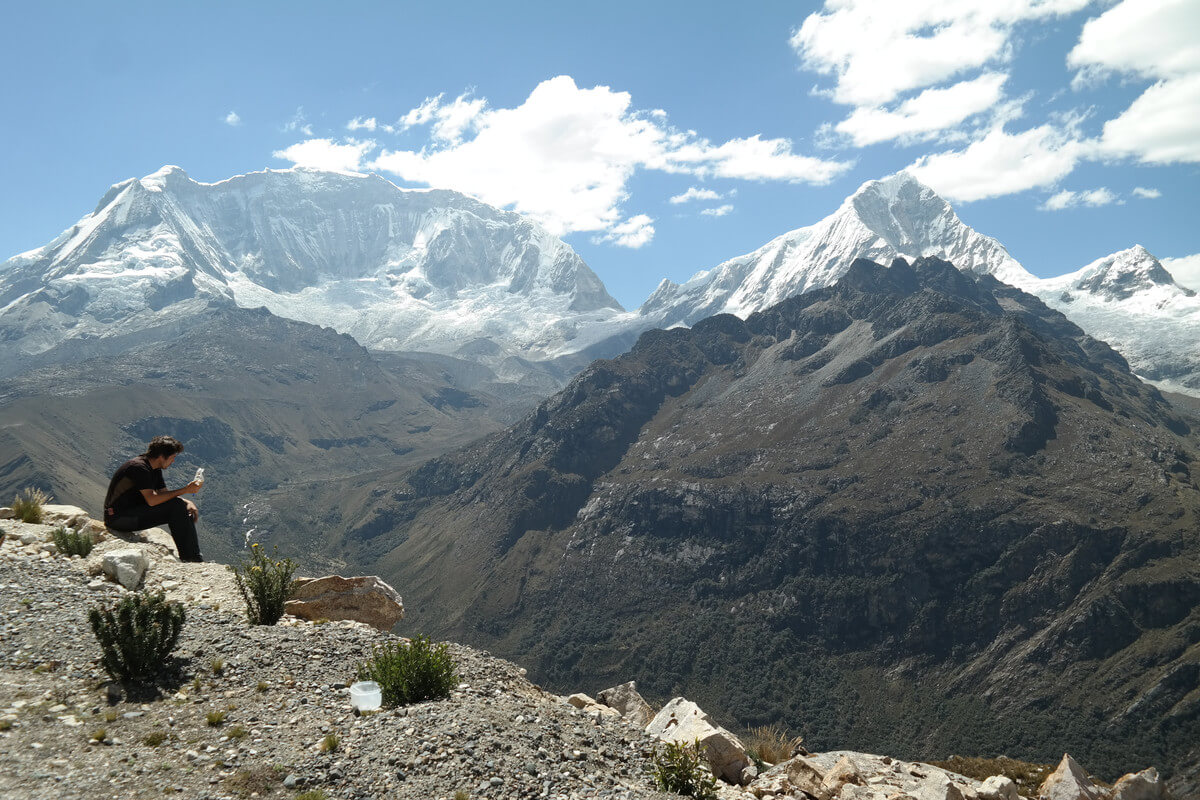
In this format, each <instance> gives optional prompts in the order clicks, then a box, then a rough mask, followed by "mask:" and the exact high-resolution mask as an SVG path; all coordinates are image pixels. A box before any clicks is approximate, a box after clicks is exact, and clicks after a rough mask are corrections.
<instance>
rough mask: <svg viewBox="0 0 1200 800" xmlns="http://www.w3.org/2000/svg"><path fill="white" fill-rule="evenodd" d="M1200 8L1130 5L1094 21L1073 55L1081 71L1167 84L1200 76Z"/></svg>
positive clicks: (1128, 1) (1149, 0)
mask: <svg viewBox="0 0 1200 800" xmlns="http://www.w3.org/2000/svg"><path fill="white" fill-rule="evenodd" d="M1198 30H1200V3H1197V2H1196V0H1124V2H1121V3H1118V4H1117V5H1116V6H1114V7H1112V8H1110V9H1108V10H1107V11H1105V12H1104V13H1103V14H1101V15H1100V16H1098V17H1096V18H1095V19H1091V20H1088V22H1087V24H1086V25H1084V26H1083V32H1082V33H1081V34H1080V36H1079V43H1078V44H1077V45H1075V47H1074V49H1072V50H1071V52H1070V53H1069V54H1068V55H1067V64H1068V65H1069V66H1071V67H1074V68H1076V69H1086V68H1093V69H1099V70H1101V71H1112V72H1132V73H1136V74H1138V75H1141V76H1143V77H1146V78H1151V79H1154V78H1167V77H1171V76H1182V75H1188V74H1192V73H1195V72H1196V71H1197V70H1200V38H1198V37H1197V36H1196V31H1198Z"/></svg>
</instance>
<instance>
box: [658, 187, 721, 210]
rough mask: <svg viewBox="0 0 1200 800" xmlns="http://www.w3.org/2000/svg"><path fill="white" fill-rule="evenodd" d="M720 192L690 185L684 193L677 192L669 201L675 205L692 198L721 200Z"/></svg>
mask: <svg viewBox="0 0 1200 800" xmlns="http://www.w3.org/2000/svg"><path fill="white" fill-rule="evenodd" d="M720 199H721V195H720V193H719V192H714V191H713V190H712V189H697V188H696V187H695V186H692V187H689V188H688V190H687V191H686V192H684V193H683V194H677V195H675V196H674V197H672V198H671V199H670V201H669V202H671V203H673V204H674V205H679V204H680V203H687V202H689V201H692V200H720Z"/></svg>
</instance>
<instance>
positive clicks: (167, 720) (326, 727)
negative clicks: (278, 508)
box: [0, 506, 1168, 800]
mask: <svg viewBox="0 0 1200 800" xmlns="http://www.w3.org/2000/svg"><path fill="white" fill-rule="evenodd" d="M44 511H45V513H46V515H47V517H48V518H47V519H45V520H44V521H43V524H31V523H23V522H20V521H17V520H14V519H9V518H8V516H9V515H10V514H11V513H12V512H11V509H0V642H3V643H4V645H5V647H4V648H3V649H0V742H2V743H3V745H4V746H3V747H0V764H2V765H3V769H0V792H3V794H4V797H6V798H12V800H18V799H20V800H25V798H30V799H32V798H38V799H39V800H40V798H43V797H46V796H48V794H53V796H55V797H60V798H90V797H94V796H96V794H97V793H100V794H104V795H106V796H107V795H108V794H110V793H111V794H115V795H116V796H119V797H122V798H152V797H161V796H163V795H164V794H168V795H171V794H174V795H182V796H185V797H194V798H212V799H213V800H232V798H245V797H294V796H297V793H300V792H303V793H304V794H303V795H302V796H303V797H305V798H331V797H337V798H347V799H348V800H360V799H361V800H365V798H370V797H380V796H384V795H386V796H387V797H393V798H398V799H399V800H405V799H407V798H414V799H419V800H431V798H437V800H450V798H451V797H452V796H453V797H455V798H461V797H476V798H494V799H495V800H509V799H510V798H511V799H512V800H516V799H517V798H527V797H544V798H548V800H568V799H569V800H584V798H609V799H610V800H622V799H623V800H635V798H636V799H643V800H665V798H667V797H672V796H677V795H670V794H662V793H659V792H658V791H656V790H655V789H654V788H653V787H654V782H653V781H652V778H651V768H652V763H653V760H654V756H653V753H654V751H655V750H656V749H658V748H660V747H661V746H662V742H663V741H687V742H691V741H700V742H701V747H702V752H703V753H704V758H705V759H706V760H708V761H709V762H710V763H712V764H713V771H714V773H718V774H725V772H726V771H727V770H723V769H721V766H722V765H725V766H726V767H728V766H735V767H736V768H737V770H738V771H736V772H735V775H737V776H740V777H738V780H737V782H736V783H726V782H721V781H718V782H716V792H715V795H713V796H714V797H715V798H716V800H763V799H764V798H765V799H766V800H770V798H781V800H782V798H793V800H803V799H804V798H812V797H814V796H815V797H822V798H827V800H835V798H836V800H896V798H897V797H910V798H914V800H915V799H917V798H923V799H924V800H1016V799H1017V789H1018V787H1020V789H1021V790H1022V794H1024V795H1028V796H1029V797H1033V796H1034V795H1035V794H1038V795H1043V796H1046V797H1050V798H1053V799H1054V800H1168V797H1167V795H1166V794H1165V793H1164V791H1163V789H1164V787H1163V783H1162V781H1161V780H1160V778H1159V777H1158V775H1157V773H1156V772H1155V771H1154V770H1153V769H1152V768H1151V769H1147V770H1145V771H1143V772H1140V773H1138V774H1130V775H1126V776H1124V777H1123V778H1122V779H1121V780H1120V781H1118V782H1117V784H1116V785H1115V786H1114V787H1113V789H1112V790H1111V792H1110V791H1109V790H1107V789H1103V788H1099V787H1097V786H1095V785H1094V784H1093V782H1092V781H1091V780H1090V779H1089V777H1088V776H1087V774H1086V773H1085V772H1084V770H1083V769H1082V768H1081V767H1080V766H1079V765H1078V764H1077V763H1076V762H1075V761H1074V760H1073V759H1072V758H1071V757H1070V756H1064V757H1063V759H1062V762H1061V763H1060V765H1059V767H1058V769H1057V770H1055V771H1054V772H1053V773H1051V770H1050V768H1049V766H1048V765H1045V766H1043V765H1034V764H1022V763H1019V762H1014V761H1012V760H1011V759H993V760H985V759H963V758H959V757H955V758H954V759H951V760H950V761H949V762H947V763H945V764H942V765H933V764H918V763H906V762H904V761H900V760H897V759H894V758H891V757H889V756H876V755H870V754H865V753H858V752H848V751H834V752H825V753H815V754H810V753H808V752H807V751H805V750H803V748H800V747H798V746H797V745H796V744H795V743H791V744H786V743H784V742H780V741H775V742H774V746H773V747H772V749H770V750H762V749H759V750H753V752H757V753H758V754H759V760H758V762H757V763H756V764H751V763H750V759H749V758H748V757H747V751H746V750H745V749H744V746H743V745H742V743H741V742H740V741H739V740H738V737H737V736H735V735H734V734H732V733H731V732H729V731H727V730H724V729H722V728H720V727H719V725H718V724H717V723H716V721H715V719H713V718H712V717H711V716H709V715H708V714H705V713H704V712H703V711H701V710H700V709H698V708H697V707H696V706H695V705H694V704H692V703H690V702H688V701H687V700H685V699H684V698H676V699H674V700H672V701H671V702H670V703H668V704H667V705H666V706H664V707H663V708H662V709H661V710H660V711H658V712H657V713H655V712H654V709H653V708H651V707H650V706H649V705H647V704H646V702H645V700H644V699H642V698H641V697H640V696H639V695H638V693H637V690H636V687H634V686H633V684H626V685H623V686H618V687H614V688H612V689H610V690H607V691H604V692H600V693H598V694H599V697H600V698H601V701H600V702H597V701H595V700H593V699H592V698H590V697H589V696H587V695H584V694H582V693H577V694H574V695H572V696H571V697H561V696H556V695H553V694H550V693H548V692H546V691H544V690H542V689H540V688H539V687H537V686H534V685H532V684H530V683H529V682H528V680H526V678H525V677H524V676H525V670H524V669H522V668H520V667H518V666H516V665H515V664H511V663H508V662H505V661H502V660H500V659H497V658H494V657H492V656H489V655H488V654H487V653H482V652H479V651H477V650H473V649H472V648H469V647H463V646H461V645H457V644H453V643H448V644H447V652H448V655H449V657H450V659H451V660H452V662H453V663H454V668H455V672H456V674H457V678H458V680H459V681H460V682H459V683H458V684H457V686H456V687H455V688H454V689H453V690H452V691H451V693H450V696H449V697H448V698H445V699H442V700H433V701H427V702H421V703H416V704H413V705H410V706H405V707H401V708H386V709H382V710H378V711H364V712H361V713H360V712H358V711H356V710H354V709H353V707H352V704H351V702H350V698H349V697H348V696H347V695H348V694H349V693H350V692H349V691H348V689H347V683H349V682H350V681H352V680H353V679H354V674H355V669H354V668H355V665H356V664H358V663H361V662H362V661H364V660H365V659H367V658H368V657H369V656H370V654H371V651H372V648H374V647H376V646H378V645H381V644H386V643H392V644H395V643H396V642H397V640H396V638H395V637H393V636H390V635H388V634H385V633H380V632H379V631H377V630H374V629H372V628H370V627H368V626H366V625H364V624H362V623H360V622H354V621H333V622H330V621H328V620H324V621H318V622H315V623H314V622H311V621H308V620H301V619H296V618H293V617H290V616H286V615H285V617H284V618H283V619H282V620H280V621H279V622H278V623H277V624H275V625H272V626H250V625H248V624H247V622H246V620H245V618H244V617H243V616H241V615H240V614H239V613H238V612H239V610H240V609H241V608H242V605H241V601H240V597H239V596H238V592H237V590H236V587H235V585H234V581H233V579H232V576H231V574H230V572H229V571H228V570H227V569H226V568H225V567H224V566H222V565H220V564H215V563H212V562H206V563H203V564H181V563H180V562H179V561H178V560H177V559H176V558H175V557H174V548H173V547H172V545H171V543H170V537H169V536H167V534H166V533H165V532H163V531H161V530H158V529H151V530H149V531H146V532H145V533H144V535H137V536H134V537H128V536H124V535H123V536H121V537H114V536H110V535H108V534H106V533H104V531H103V526H102V525H100V524H99V523H97V522H95V521H94V520H91V519H89V518H87V516H86V515H85V514H83V513H81V510H80V509H78V508H73V507H71V506H53V507H46V508H45V509H44ZM53 525H69V526H71V527H73V528H75V529H76V530H78V531H86V532H92V533H94V534H99V536H100V538H99V541H97V542H96V546H95V548H94V549H93V550H92V552H91V553H90V554H89V555H88V556H87V557H85V558H80V557H77V556H75V557H71V558H69V559H68V558H67V557H65V556H63V555H62V554H60V553H57V552H56V548H55V547H54V545H53V542H52V541H51V540H52V538H53V537H52V536H51V535H50V533H51V529H52V526H53ZM135 561H137V562H138V563H139V568H138V569H127V570H126V571H122V570H121V569H113V568H112V567H113V565H115V564H117V563H121V564H125V565H126V567H131V566H132V564H133V563H134V562H135ZM126 587H129V589H130V590H133V589H137V588H143V589H146V590H150V591H154V592H162V593H163V594H164V595H165V596H166V598H167V599H168V600H169V601H170V602H175V603H179V604H181V605H182V606H183V608H184V612H185V615H186V620H185V622H184V625H183V628H182V636H181V639H180V642H179V645H178V646H177V648H176V649H175V651H174V654H173V655H172V657H171V658H169V659H168V662H167V663H165V664H164V665H163V669H162V670H161V672H160V673H159V675H158V676H157V677H156V678H155V680H154V681H153V682H152V683H151V684H149V685H147V684H136V685H122V684H119V683H117V682H114V681H108V680H105V678H106V676H105V674H104V673H103V671H102V669H101V667H100V658H99V654H100V648H99V646H98V645H97V643H96V642H95V640H94V639H92V638H91V637H90V636H87V635H82V636H81V635H80V629H81V628H84V629H86V627H87V625H88V623H87V622H86V619H87V614H88V612H89V610H90V609H92V608H100V607H104V606H108V605H110V604H111V603H112V602H113V601H114V600H116V599H117V598H118V597H120V596H121V595H123V594H125V592H126V591H127V589H126ZM325 608H326V609H327V610H328V609H329V607H328V606H326V607H325ZM340 608H341V609H342V610H343V611H348V610H350V609H349V608H347V606H345V605H341V606H340ZM354 608H357V609H358V610H360V611H361V610H362V606H361V605H356V604H355V605H354ZM797 751H798V752H797ZM766 756H769V758H770V760H769V761H768V760H765V757H766ZM994 769H999V770H1000V773H996V772H994V771H992V770H994ZM953 770H961V772H966V773H968V774H969V775H976V776H978V778H977V779H974V778H972V777H968V775H964V774H961V772H959V771H953ZM1009 773H1011V775H1009ZM1014 778H1015V783H1014Z"/></svg>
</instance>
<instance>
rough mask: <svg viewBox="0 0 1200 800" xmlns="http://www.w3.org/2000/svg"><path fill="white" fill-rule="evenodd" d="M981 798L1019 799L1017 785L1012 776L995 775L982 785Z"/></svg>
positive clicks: (988, 799) (979, 791) (994, 799)
mask: <svg viewBox="0 0 1200 800" xmlns="http://www.w3.org/2000/svg"><path fill="white" fill-rule="evenodd" d="M978 794H979V800H1017V798H1018V797H1019V795H1018V794H1017V785H1016V784H1015V783H1013V780H1012V778H1008V777H1005V776H1004V775H993V776H992V777H990V778H988V779H987V780H986V781H984V782H983V784H982V785H980V787H979V790H978Z"/></svg>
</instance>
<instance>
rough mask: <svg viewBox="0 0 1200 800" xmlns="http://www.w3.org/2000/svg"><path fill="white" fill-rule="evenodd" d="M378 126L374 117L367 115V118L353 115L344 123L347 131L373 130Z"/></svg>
mask: <svg viewBox="0 0 1200 800" xmlns="http://www.w3.org/2000/svg"><path fill="white" fill-rule="evenodd" d="M378 127H379V123H378V122H377V121H376V120H375V118H374V117H368V118H367V119H363V118H362V117H355V118H354V119H352V120H350V121H349V122H347V123H346V130H348V131H374V130H375V129H376V128H378Z"/></svg>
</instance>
